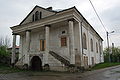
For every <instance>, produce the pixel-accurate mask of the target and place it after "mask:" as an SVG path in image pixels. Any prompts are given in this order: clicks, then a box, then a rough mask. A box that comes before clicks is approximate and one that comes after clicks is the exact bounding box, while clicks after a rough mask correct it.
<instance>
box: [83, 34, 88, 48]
mask: <svg viewBox="0 0 120 80" xmlns="http://www.w3.org/2000/svg"><path fill="white" fill-rule="evenodd" d="M83 48H84V49H87V40H86V35H85V33H84V34H83Z"/></svg>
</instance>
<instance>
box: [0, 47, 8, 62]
mask: <svg viewBox="0 0 120 80" xmlns="http://www.w3.org/2000/svg"><path fill="white" fill-rule="evenodd" d="M0 63H3V64H10V52H9V51H7V47H6V46H0Z"/></svg>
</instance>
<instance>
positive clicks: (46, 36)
mask: <svg viewBox="0 0 120 80" xmlns="http://www.w3.org/2000/svg"><path fill="white" fill-rule="evenodd" d="M49 27H50V25H46V26H45V40H46V49H45V64H48V54H49V32H50V30H49Z"/></svg>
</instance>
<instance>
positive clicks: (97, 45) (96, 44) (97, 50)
mask: <svg viewBox="0 0 120 80" xmlns="http://www.w3.org/2000/svg"><path fill="white" fill-rule="evenodd" d="M96 52H97V53H98V44H97V42H96Z"/></svg>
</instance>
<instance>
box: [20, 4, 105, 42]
mask: <svg viewBox="0 0 120 80" xmlns="http://www.w3.org/2000/svg"><path fill="white" fill-rule="evenodd" d="M36 7H38V8H42V9H44V10H47V11H50V12H54V13H61V12H64V11H67V10H70V9H75V10H76V11H77V12H78V13H79V15H80V16H81V17H82V18H83V20H85V22H86V23H87V24H88V25H89V26H90V27H91V28H92V29H93V30H94V31H95V29H94V28H93V27H92V26H91V25H90V23H89V22H88V21H87V20H86V19H85V18H84V17H83V15H82V14H81V13H80V12H79V11H78V9H77V8H76V7H75V6H73V7H71V8H68V9H64V10H60V11H55V10H48V9H47V8H43V7H40V6H38V5H36V6H35V7H34V8H33V10H32V11H31V12H30V13H29V14H28V15H27V16H26V18H25V19H24V20H23V21H22V22H21V23H20V24H19V25H21V24H22V23H23V22H24V21H25V20H26V19H27V17H28V16H29V15H30V14H31V13H32V12H33V11H34V10H35V8H36ZM52 16H53V15H52ZM48 17H50V16H48ZM95 33H96V34H97V35H98V36H99V37H100V38H101V36H100V35H99V34H98V33H97V32H96V31H95ZM101 40H102V41H103V39H102V38H101Z"/></svg>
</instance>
